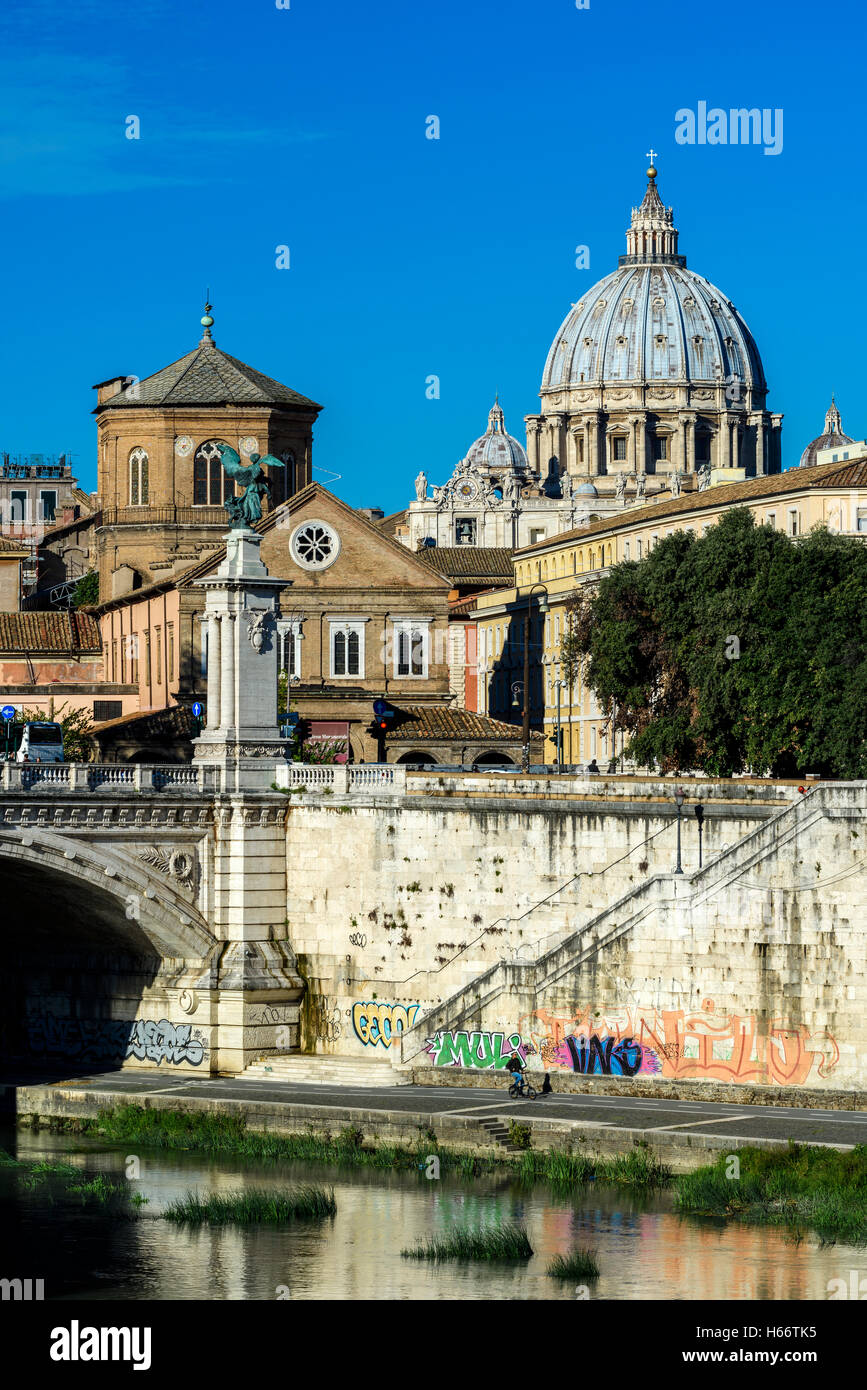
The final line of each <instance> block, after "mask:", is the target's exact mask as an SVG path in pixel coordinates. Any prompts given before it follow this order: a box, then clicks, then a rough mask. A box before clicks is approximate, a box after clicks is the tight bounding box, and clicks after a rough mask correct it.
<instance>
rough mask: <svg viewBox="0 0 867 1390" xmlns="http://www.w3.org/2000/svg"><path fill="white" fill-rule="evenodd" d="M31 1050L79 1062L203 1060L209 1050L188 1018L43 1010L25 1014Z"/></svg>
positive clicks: (174, 1063) (197, 1062)
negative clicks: (63, 1014)
mask: <svg viewBox="0 0 867 1390" xmlns="http://www.w3.org/2000/svg"><path fill="white" fill-rule="evenodd" d="M26 1028H27V1037H28V1042H29V1046H30V1051H31V1052H36V1053H39V1054H41V1055H42V1056H49V1057H69V1058H73V1059H75V1060H76V1061H79V1062H98V1061H117V1062H122V1061H127V1060H128V1059H129V1058H130V1057H135V1058H136V1060H137V1061H140V1062H143V1061H148V1062H156V1064H157V1066H159V1065H160V1064H161V1063H162V1062H168V1063H169V1065H170V1066H179V1065H180V1064H181V1063H187V1064H188V1065H190V1066H193V1067H198V1066H201V1064H202V1062H203V1060H204V1058H205V1056H206V1055H207V1047H206V1045H205V1039H204V1037H203V1035H202V1034H201V1033H200V1032H199V1031H198V1029H196V1031H195V1032H194V1031H193V1028H192V1025H191V1024H189V1023H170V1022H169V1020H168V1019H167V1018H161V1019H158V1020H155V1019H146V1018H136V1019H132V1020H130V1019H107V1018H97V1019H86V1018H55V1017H54V1015H53V1014H42V1015H39V1016H38V1017H31V1018H28V1019H27V1020H26Z"/></svg>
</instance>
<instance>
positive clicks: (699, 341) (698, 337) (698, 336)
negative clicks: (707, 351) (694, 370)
mask: <svg viewBox="0 0 867 1390" xmlns="http://www.w3.org/2000/svg"><path fill="white" fill-rule="evenodd" d="M692 341H693V344H694V345H695V347H697V348H700V347H701V345H702V343H703V342H704V338H703V337H702V336H701V334H700V333H696V335H695V337H694V338H693V340H692Z"/></svg>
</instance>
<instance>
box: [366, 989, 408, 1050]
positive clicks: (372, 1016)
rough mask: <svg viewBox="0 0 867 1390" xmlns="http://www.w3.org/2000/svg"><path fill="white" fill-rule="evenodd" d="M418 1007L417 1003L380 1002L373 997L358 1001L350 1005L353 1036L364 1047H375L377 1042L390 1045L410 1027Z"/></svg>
mask: <svg viewBox="0 0 867 1390" xmlns="http://www.w3.org/2000/svg"><path fill="white" fill-rule="evenodd" d="M420 1007H421V1006H420V1005H419V1004H380V1003H379V1002H378V1001H377V1000H375V999H374V1000H371V1001H370V1003H362V1002H361V1001H359V1002H358V1003H357V1004H353V1006H352V1026H353V1028H354V1029H355V1036H356V1037H357V1038H358V1040H359V1042H362V1043H363V1044H364V1046H365V1047H376V1044H377V1043H382V1046H383V1047H391V1044H392V1043H393V1042H394V1041H395V1039H396V1038H399V1037H400V1035H401V1033H405V1032H406V1030H407V1028H411V1027H412V1025H413V1023H414V1022H415V1016H416V1014H417V1013H418V1011H419V1008H420Z"/></svg>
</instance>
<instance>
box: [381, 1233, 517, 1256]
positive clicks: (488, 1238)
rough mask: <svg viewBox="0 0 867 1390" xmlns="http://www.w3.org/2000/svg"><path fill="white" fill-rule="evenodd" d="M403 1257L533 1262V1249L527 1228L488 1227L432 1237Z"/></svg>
mask: <svg viewBox="0 0 867 1390" xmlns="http://www.w3.org/2000/svg"><path fill="white" fill-rule="evenodd" d="M400 1253H401V1255H405V1256H406V1258H407V1259H409V1260H529V1258H530V1256H531V1255H532V1253H533V1247H532V1245H531V1244H530V1242H529V1240H528V1238H527V1232H526V1231H525V1230H524V1228H523V1226H485V1227H483V1228H482V1229H481V1230H480V1231H470V1230H456V1231H449V1233H448V1234H447V1235H444V1236H428V1237H427V1239H426V1240H420V1241H419V1242H418V1244H417V1245H415V1246H411V1247H410V1248H409V1249H408V1250H401V1252H400Z"/></svg>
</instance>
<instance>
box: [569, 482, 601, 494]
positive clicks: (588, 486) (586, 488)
mask: <svg viewBox="0 0 867 1390" xmlns="http://www.w3.org/2000/svg"><path fill="white" fill-rule="evenodd" d="M575 496H576V497H598V496H599V493H598V492H597V491H596V488H595V487H594V486H593V484H592V483H582V484H581V485H580V487H576V489H575Z"/></svg>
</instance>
